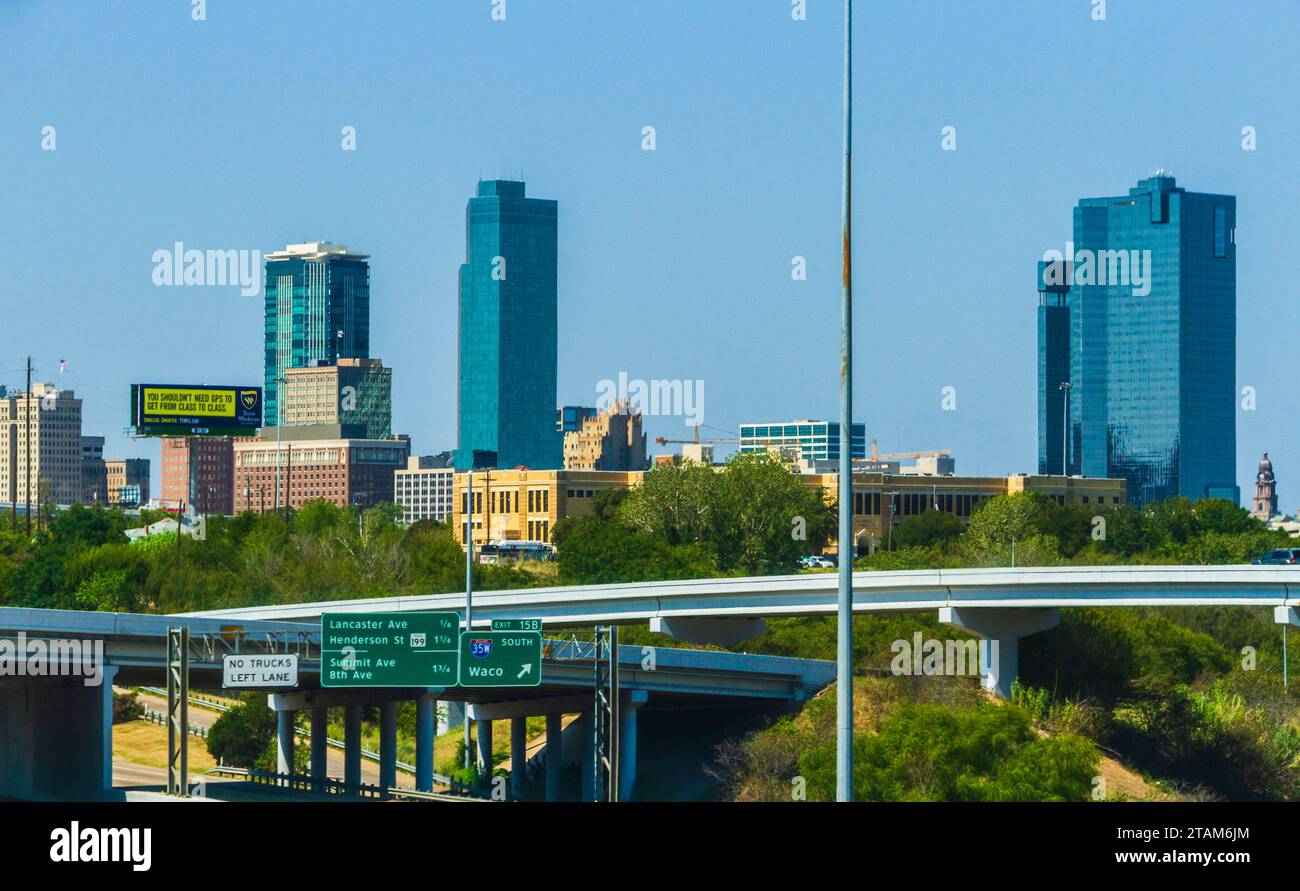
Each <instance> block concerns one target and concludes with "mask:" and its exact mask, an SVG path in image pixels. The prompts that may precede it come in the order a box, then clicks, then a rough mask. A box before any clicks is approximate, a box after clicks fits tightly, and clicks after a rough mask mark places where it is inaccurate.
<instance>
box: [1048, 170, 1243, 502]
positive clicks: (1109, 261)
mask: <svg viewBox="0 0 1300 891" xmlns="http://www.w3.org/2000/svg"><path fill="white" fill-rule="evenodd" d="M1236 211H1237V202H1236V198H1234V197H1233V196H1231V195H1209V194H1200V193H1194V192H1187V191H1185V190H1184V189H1182V188H1179V187H1178V185H1177V183H1176V182H1175V181H1174V178H1173V177H1172V176H1167V175H1163V174H1159V173H1158V174H1156V175H1153V176H1152V177H1150V178H1149V179H1144V180H1141V181H1140V182H1139V183H1138V184H1137V186H1135V187H1134V188H1131V189H1129V193H1128V194H1127V195H1124V196H1121V197H1114V198H1085V199H1082V200H1081V201H1080V202H1079V204H1078V206H1077V207H1075V209H1074V242H1073V244H1072V245H1071V246H1070V249H1069V250H1068V251H1067V252H1066V254H1065V256H1064V258H1063V262H1046V263H1040V264H1039V275H1038V278H1039V285H1038V289H1039V294H1040V300H1039V303H1040V306H1039V319H1038V353H1039V357H1038V358H1039V361H1038V413H1039V416H1038V431H1039V434H1038V435H1039V439H1038V443H1039V445H1038V463H1039V468H1040V470H1042V471H1044V472H1052V473H1059V472H1060V468H1061V463H1062V445H1061V439H1062V427H1063V415H1062V412H1064V411H1065V410H1066V401H1067V399H1068V403H1069V408H1068V411H1069V425H1068V436H1067V438H1068V461H1067V464H1068V467H1067V469H1068V471H1069V472H1070V473H1075V474H1077V473H1082V474H1084V475H1086V476H1092V477H1102V476H1108V477H1122V478H1124V479H1126V480H1128V497H1129V500H1130V501H1131V502H1133V503H1136V504H1150V503H1153V502H1157V501H1162V500H1164V499H1166V498H1170V497H1173V496H1175V495H1183V496H1186V497H1188V498H1193V499H1195V498H1206V497H1212V498H1227V499H1230V500H1232V501H1234V502H1237V501H1239V500H1240V492H1239V490H1238V488H1237V485H1236V480H1235V477H1236V401H1235V387H1236V363H1237V354H1236V331H1237V326H1236V305H1237V285H1236V281H1237V275H1236V262H1237V261H1236V245H1235V242H1234V230H1235V227H1236ZM1062 278H1064V279H1065V280H1064V281H1062ZM1067 331H1068V338H1067V337H1066V332H1067ZM1067 369H1068V375H1066V376H1064V377H1062V375H1063V372H1065V371H1066V370H1067ZM1057 378H1061V380H1057ZM1062 382H1067V383H1069V384H1070V389H1069V390H1068V391H1065V390H1062V389H1060V384H1061V383H1062Z"/></svg>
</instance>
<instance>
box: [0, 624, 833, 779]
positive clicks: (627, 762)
mask: <svg viewBox="0 0 1300 891" xmlns="http://www.w3.org/2000/svg"><path fill="white" fill-rule="evenodd" d="M182 624H183V625H186V626H188V628H189V630H190V683H191V685H192V686H193V687H197V688H206V689H220V687H221V684H222V657H223V656H225V655H226V654H228V653H237V652H238V653H295V654H297V655H298V663H299V672H298V673H299V686H298V688H297V689H295V690H293V691H285V692H280V693H273V694H270V695H269V696H268V704H269V705H270V707H271V708H273V709H275V710H276V712H277V713H278V754H279V758H278V760H279V768H280V771H281V772H283V773H289V772H291V767H292V764H293V754H294V746H295V736H296V734H295V732H294V731H295V719H296V717H297V715H298V713H299V712H307V713H308V714H309V716H310V727H311V736H310V747H311V765H312V767H311V771H312V776H313V778H320V779H323V778H324V777H325V773H326V764H327V756H326V745H327V739H328V735H327V709H329V708H330V707H342V708H343V709H344V716H345V720H344V728H345V734H344V743H345V749H344V778H343V779H344V782H345V784H347V785H348V786H350V787H355V786H359V785H360V783H361V758H362V755H361V748H362V734H361V728H362V709H363V707H364V706H378V708H379V712H380V784H381V785H383V786H389V787H391V786H395V785H396V764H397V736H396V731H397V727H396V715H397V704H398V703H399V702H402V701H414V702H415V703H416V715H417V721H416V764H415V767H416V788H417V789H418V790H421V791H429V790H430V789H432V785H433V742H434V733H435V722H436V712H437V704H438V702H439V701H444V702H447V703H449V704H452V705H453V706H454V707H455V708H456V709H458V710H460V709H463V710H464V711H460V712H459V714H464V713H465V712H467V713H468V716H469V717H470V719H471V720H474V721H476V722H477V727H478V734H477V738H478V743H477V746H478V751H477V753H476V754H477V758H478V761H479V764H480V766H481V768H483V769H485V770H486V771H488V772H490V767H491V752H492V723H491V722H492V721H495V720H509V721H510V726H511V751H512V768H513V769H512V772H511V784H512V787H513V789H514V791H515V792H516V793H518V792H519V790H520V789H521V788H522V786H523V783H524V777H525V771H526V761H527V759H526V756H525V755H524V753H525V752H526V739H525V720H526V718H528V717H530V716H545V717H546V722H547V739H548V745H550V746H552V749H551V751H550V752H548V753H547V756H548V757H546V758H545V764H546V793H547V797H548V798H555V797H557V796H558V795H559V794H560V781H561V778H560V769H561V765H562V763H563V761H564V757H563V752H562V751H560V749H561V747H562V743H561V740H562V739H563V737H564V735H565V734H563V733H562V732H561V731H562V722H563V718H564V716H565V715H574V714H576V715H579V716H580V717H579V718H578V721H577V724H578V727H577V730H576V734H575V733H570V734H568V736H569V737H570V739H574V740H576V742H577V744H578V746H579V752H578V757H579V759H584V758H585V760H586V763H590V746H591V740H592V737H593V734H592V732H591V728H590V724H589V723H588V722H589V721H590V715H591V711H592V708H593V693H592V678H593V671H594V666H593V660H594V655H595V654H594V653H593V650H592V644H590V643H587V642H580V641H576V640H568V641H565V640H548V641H547V642H546V643H545V646H544V650H543V661H542V684H541V685H540V686H538V687H529V688H482V689H468V688H463V687H452V688H447V689H442V688H420V687H413V688H372V689H336V688H331V689H323V688H321V686H320V625H319V621H314V622H313V621H301V620H298V621H291V620H260V619H239V620H231V619H226V618H220V617H195V616H188V617H179V616H155V615H135V614H122V613H96V612H77V611H64V610H32V609H14V608H0V646H2V645H3V643H2V642H3V641H4V640H10V641H12V640H14V639H17V638H18V637H19V636H20V635H23V636H25V638H26V639H27V640H28V641H35V640H41V641H47V642H51V641H77V642H81V643H83V644H90V643H99V644H100V645H101V646H102V673H101V675H100V679H99V683H97V684H89V685H88V684H87V683H86V680H87V679H86V678H84V677H82V676H71V677H69V676H63V677H45V676H39V677H38V676H31V675H27V676H8V677H0V795H5V796H10V797H15V798H37V799H65V800H90V799H100V798H111V797H112V692H111V691H112V686H113V685H114V684H117V685H119V686H151V685H157V684H159V683H160V682H163V681H165V677H166V664H167V629H168V628H169V627H171V626H175V625H182ZM646 656H647V654H646V653H644V652H643V650H642V649H641V648H640V647H626V646H625V647H620V648H619V652H618V659H619V665H620V675H621V678H620V681H621V690H622V694H623V700H622V704H621V706H622V707H621V710H620V713H621V720H622V722H623V723H622V726H621V727H620V743H621V747H622V748H621V751H620V762H621V769H620V777H621V779H622V784H623V788H622V789H621V793H622V796H623V797H626V796H628V795H630V793H631V791H632V786H633V784H634V782H635V778H636V763H637V736H638V734H637V716H638V712H641V711H648V712H656V711H676V710H683V709H699V708H719V707H727V706H735V705H748V706H768V705H774V704H779V703H789V702H798V701H801V700H803V699H805V698H807V697H808V696H811V695H812V694H814V693H816V692H817V691H818V690H820V689H822V688H823V687H825V686H826V685H827V684H829V683H830V682H831V681H832V680H834V677H835V669H834V665H833V664H832V663H829V662H821V661H815V660H806V659H788V658H783V657H776V656H748V655H742V654H737V653H725V652H716V651H699V650H681V649H672V648H656V650H655V651H654V653H653V659H652V660H647V659H646ZM514 756H518V757H514ZM589 773H590V771H583V772H582V775H583V776H584V777H585V778H586V779H585V781H584V785H585V786H586V787H587V788H585V789H584V792H585V793H586V794H587V800H590V788H589V784H590V778H589V777H588V776H587V775H588V774H589Z"/></svg>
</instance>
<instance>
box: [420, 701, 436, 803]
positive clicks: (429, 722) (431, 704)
mask: <svg viewBox="0 0 1300 891" xmlns="http://www.w3.org/2000/svg"><path fill="white" fill-rule="evenodd" d="M437 725H438V700H436V699H434V698H433V697H432V696H421V697H420V698H419V699H417V700H416V701H415V790H416V791H417V792H432V791H433V736H434V733H433V732H434V730H435V729H437Z"/></svg>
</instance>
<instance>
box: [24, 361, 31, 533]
mask: <svg viewBox="0 0 1300 891" xmlns="http://www.w3.org/2000/svg"><path fill="white" fill-rule="evenodd" d="M26 404H27V407H26V409H24V411H25V412H26V417H25V423H26V425H27V449H26V451H27V473H26V474H25V475H24V477H23V483H24V485H23V489H24V490H26V495H25V496H24V497H25V500H26V504H27V507H26V512H27V513H26V517H27V538H28V540H30V539H31V537H32V357H31V356H28V357H27V399H26Z"/></svg>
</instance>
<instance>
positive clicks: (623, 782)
mask: <svg viewBox="0 0 1300 891" xmlns="http://www.w3.org/2000/svg"><path fill="white" fill-rule="evenodd" d="M636 692H638V691H634V692H633V695H631V696H627V697H624V699H623V702H622V704H621V705H620V707H619V712H618V714H619V722H618V725H619V726H618V800H619V801H631V800H632V790H633V789H635V788H636V713H637V711H638V710H639V709H640V707H641V705H642V704H643V703H644V702H645V693H644V692H641V695H640V696H639V697H638V696H636V695H635V694H636Z"/></svg>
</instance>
